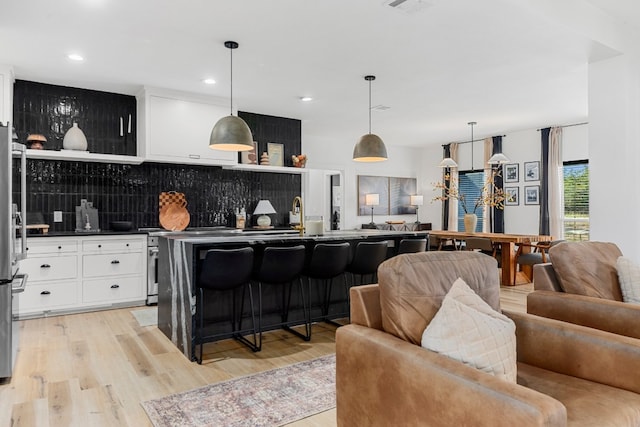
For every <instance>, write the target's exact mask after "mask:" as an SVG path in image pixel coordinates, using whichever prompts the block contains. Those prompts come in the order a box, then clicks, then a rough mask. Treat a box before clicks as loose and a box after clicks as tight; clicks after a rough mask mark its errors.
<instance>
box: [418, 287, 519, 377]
mask: <svg viewBox="0 0 640 427" xmlns="http://www.w3.org/2000/svg"><path fill="white" fill-rule="evenodd" d="M515 331H516V325H515V324H514V323H513V321H512V320H511V319H509V318H508V317H507V316H504V315H503V314H501V313H498V312H497V311H495V310H494V309H492V308H491V307H489V305H488V304H487V303H486V302H484V301H483V300H482V298H480V297H479V296H478V295H477V294H476V293H475V292H473V290H471V288H469V286H467V284H466V283H464V281H463V280H462V279H457V280H456V281H455V282H454V283H453V286H452V287H451V290H449V293H447V295H446V296H445V298H444V300H443V301H442V306H441V307H440V310H438V312H437V313H436V315H435V316H434V317H433V319H432V320H431V322H430V323H429V325H428V326H427V328H426V329H425V331H424V333H423V334H422V347H424V348H426V349H429V350H431V351H435V352H436V353H440V354H443V355H445V356H447V357H450V358H452V359H455V360H457V361H459V362H462V363H464V364H465V365H469V366H471V367H474V368H476V369H480V370H481V371H483V372H486V373H488V374H492V375H495V376H496V377H498V378H502V379H504V380H507V381H511V382H516V374H517V372H516V335H515Z"/></svg>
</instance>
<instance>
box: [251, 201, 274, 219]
mask: <svg viewBox="0 0 640 427" xmlns="http://www.w3.org/2000/svg"><path fill="white" fill-rule="evenodd" d="M274 213H276V210H275V209H274V208H273V205H272V204H271V202H270V201H268V200H260V201H259V202H258V206H256V210H254V211H253V214H254V215H265V214H274Z"/></svg>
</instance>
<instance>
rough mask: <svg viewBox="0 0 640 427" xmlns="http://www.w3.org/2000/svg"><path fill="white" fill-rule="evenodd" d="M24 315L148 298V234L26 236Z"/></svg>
mask: <svg viewBox="0 0 640 427" xmlns="http://www.w3.org/2000/svg"><path fill="white" fill-rule="evenodd" d="M27 248H28V249H27V259H25V260H23V261H21V263H20V270H21V272H24V273H27V274H28V275H29V278H28V280H27V286H26V288H25V291H24V292H23V293H22V294H20V296H19V300H18V305H19V316H20V317H36V316H43V315H48V314H50V313H51V314H55V313H57V312H58V313H59V312H79V311H88V310H96V309H101V308H111V307H113V306H115V305H118V306H119V305H123V306H124V305H142V304H144V302H145V300H146V282H147V280H146V272H147V265H146V264H147V257H146V253H147V236H146V235H145V234H139V235H138V234H135V235H124V236H123V235H109V236H100V237H99V238H98V237H96V236H70V237H32V238H28V239H27Z"/></svg>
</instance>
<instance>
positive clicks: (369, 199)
mask: <svg viewBox="0 0 640 427" xmlns="http://www.w3.org/2000/svg"><path fill="white" fill-rule="evenodd" d="M364 204H365V205H367V206H378V205H379V204H380V195H379V194H365V196H364Z"/></svg>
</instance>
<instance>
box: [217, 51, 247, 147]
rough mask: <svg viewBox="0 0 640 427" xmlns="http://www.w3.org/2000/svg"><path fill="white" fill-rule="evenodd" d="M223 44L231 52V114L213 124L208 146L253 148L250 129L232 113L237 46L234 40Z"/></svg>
mask: <svg viewBox="0 0 640 427" xmlns="http://www.w3.org/2000/svg"><path fill="white" fill-rule="evenodd" d="M224 46H225V47H226V48H228V49H229V52H231V98H230V101H229V102H230V104H231V114H230V115H229V116H226V117H223V118H221V119H220V120H218V122H217V123H216V124H215V126H214V127H213V130H212V131H211V138H209V148H212V149H214V150H223V151H249V150H253V137H252V136H251V129H249V126H248V125H247V123H245V121H244V120H242V119H241V118H240V117H237V116H234V115H233V50H234V49H237V48H238V43H236V42H234V41H226V42H224Z"/></svg>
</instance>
